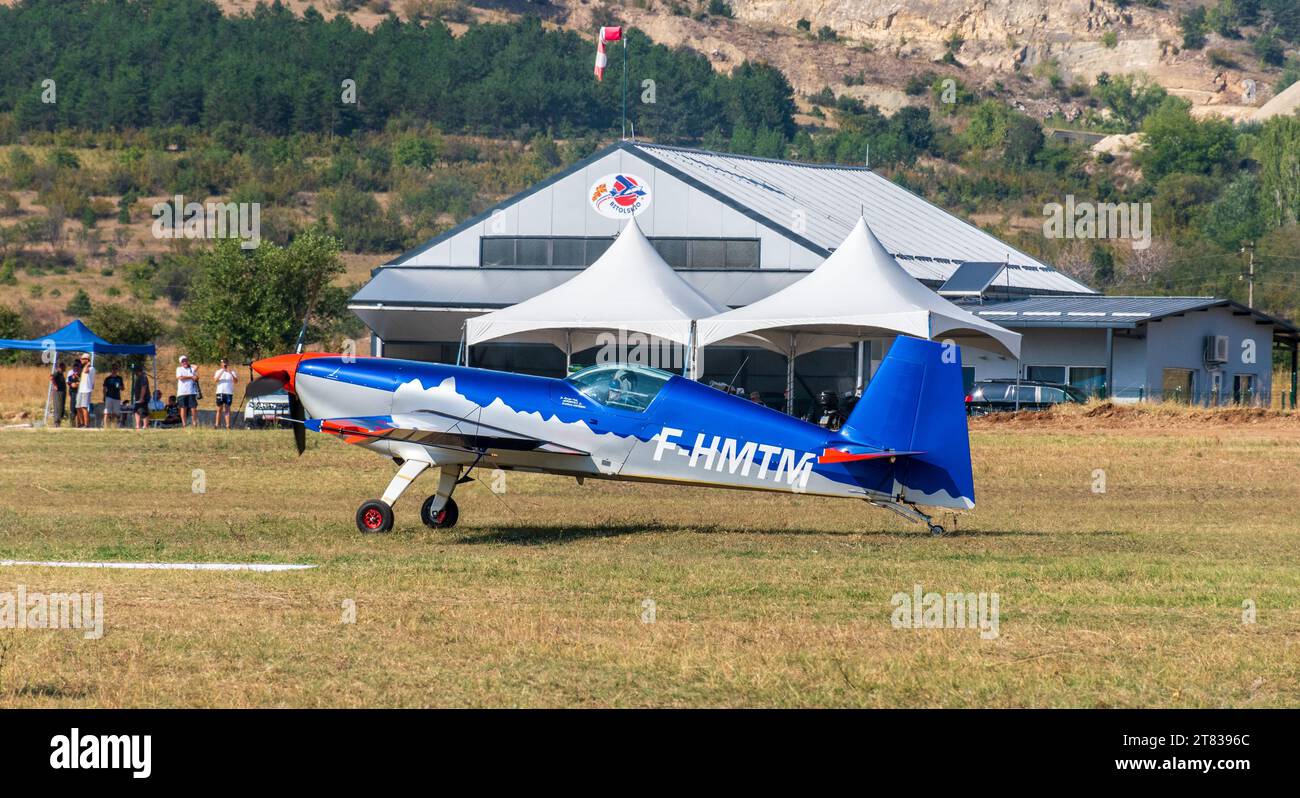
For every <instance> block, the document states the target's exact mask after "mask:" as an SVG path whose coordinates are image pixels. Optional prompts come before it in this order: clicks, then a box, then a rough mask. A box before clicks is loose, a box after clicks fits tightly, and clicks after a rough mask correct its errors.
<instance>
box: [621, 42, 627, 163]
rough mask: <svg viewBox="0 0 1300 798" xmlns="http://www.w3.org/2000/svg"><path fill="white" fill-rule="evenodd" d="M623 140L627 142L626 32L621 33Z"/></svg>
mask: <svg viewBox="0 0 1300 798" xmlns="http://www.w3.org/2000/svg"><path fill="white" fill-rule="evenodd" d="M622 39H623V140H624V141H627V31H624V32H623V36H622Z"/></svg>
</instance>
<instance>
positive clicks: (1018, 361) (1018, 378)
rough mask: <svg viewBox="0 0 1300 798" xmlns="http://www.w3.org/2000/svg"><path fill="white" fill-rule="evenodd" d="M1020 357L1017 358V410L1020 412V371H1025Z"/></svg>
mask: <svg viewBox="0 0 1300 798" xmlns="http://www.w3.org/2000/svg"><path fill="white" fill-rule="evenodd" d="M1023 370H1024V369H1023V367H1022V366H1021V365H1020V358H1016V412H1017V413H1019V412H1020V372H1021V371H1023Z"/></svg>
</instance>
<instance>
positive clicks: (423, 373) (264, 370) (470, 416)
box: [248, 336, 975, 535]
mask: <svg viewBox="0 0 1300 798" xmlns="http://www.w3.org/2000/svg"><path fill="white" fill-rule="evenodd" d="M954 350H957V348H956V347H955V345H953V344H951V343H948V344H939V343H934V342H931V341H925V340H920V339H917V338H908V337H901V336H900V337H899V338H898V339H897V340H896V341H895V342H894V345H893V347H892V348H891V349H890V351H889V354H888V355H887V356H886V357H885V359H884V361H883V362H882V363H881V365H880V368H879V370H878V371H877V373H876V376H875V378H874V379H872V380H871V382H870V384H869V385H868V386H867V389H866V392H865V393H864V395H863V397H862V399H861V400H860V401H859V402H858V403H857V406H856V407H855V408H854V409H853V412H852V414H850V415H849V417H848V419H847V421H846V422H845V424H844V426H843V427H842V428H841V429H840V430H838V431H835V432H832V431H829V430H826V429H824V428H822V427H819V426H817V425H816V424H811V423H809V422H807V421H802V420H800V419H797V418H792V417H791V416H788V415H786V414H784V413H781V412H779V411H776V410H772V409H770V408H767V407H764V406H762V405H759V404H755V403H753V402H750V401H746V400H745V399H743V398H740V397H737V396H732V395H730V394H727V393H724V392H722V391H719V390H716V389H714V388H710V387H708V386H705V385H701V384H700V383H698V382H695V381H693V380H690V379H686V378H684V377H680V376H676V375H673V374H669V373H667V372H663V371H659V370H657V369H651V368H646V367H642V366H633V365H597V366H592V367H590V368H588V369H585V370H583V371H579V372H577V373H575V374H572V375H570V376H569V377H568V378H566V379H550V378H545V377H534V376H528V375H522V374H510V373H505V372H499V371H488V370H485V369H476V368H467V367H461V366H449V365H442V364H437V363H423V362H416V361H408V360H393V359H388V358H355V357H342V356H339V355H328V354H316V353H309V354H295V355H280V356H277V357H272V358H267V359H265V360H259V361H257V362H255V363H253V370H254V371H255V372H256V373H257V374H258V375H260V376H259V378H258V379H257V380H255V381H254V382H253V384H251V385H250V386H249V389H248V393H249V396H258V395H264V394H267V393H272V392H276V391H279V390H280V389H282V388H283V389H284V390H285V391H286V392H287V393H288V394H289V402H290V412H291V415H292V416H293V420H294V422H295V424H294V433H295V436H296V439H297V444H298V452H299V453H300V454H301V453H302V450H303V447H304V446H305V436H306V430H313V431H316V432H324V433H328V434H331V435H336V436H338V437H340V438H342V439H343V440H344V441H346V442H348V443H352V444H357V445H359V446H364V447H366V448H368V449H371V450H373V451H375V452H377V453H379V454H381V455H384V456H386V457H391V458H392V459H393V461H394V462H396V463H397V464H398V466H399V468H398V471H397V475H396V476H395V477H393V480H392V482H391V483H389V485H388V489H387V490H385V491H384V494H383V496H382V497H381V498H379V499H372V500H369V501H366V502H363V503H362V505H361V506H360V507H359V508H358V509H357V516H356V521H357V528H358V529H360V530H361V531H362V532H387V531H389V530H391V529H392V527H393V509H392V508H393V504H394V503H395V502H396V501H397V499H398V497H400V496H401V495H402V493H403V492H404V491H405V490H406V489H407V488H408V487H409V486H410V485H411V483H412V482H413V481H415V479H416V477H418V476H420V475H421V474H423V473H424V472H425V471H427V470H429V469H431V468H435V469H437V471H438V485H437V488H436V491H435V492H434V494H433V495H432V496H430V497H429V498H428V499H427V500H426V501H425V502H424V505H423V506H422V507H421V508H420V519H421V520H422V521H424V523H425V524H427V525H429V526H431V527H435V528H447V527H451V526H453V525H455V523H456V519H457V516H458V511H457V508H456V502H455V500H454V499H453V498H452V494H453V493H454V492H455V490H456V486H457V485H459V484H461V483H463V482H466V481H468V480H469V478H470V477H469V475H468V474H469V472H470V471H472V470H473V469H474V468H476V467H483V466H486V467H488V468H493V469H497V468H500V469H504V470H515V471H534V472H542V473H548V474H559V475H562V476H569V477H576V478H577V480H578V482H579V483H581V482H582V481H583V480H584V479H587V478H590V479H617V480H629V481H639V482H662V483H673V484H689V485H708V486H712V487H718V488H738V489H746V490H767V491H789V492H794V493H803V494H808V495H813V496H833V497H840V498H850V499H861V500H865V501H866V502H868V503H870V504H873V505H875V506H877V507H883V508H886V509H889V510H893V511H894V512H897V513H899V514H900V515H903V516H904V517H907V518H909V519H912V520H915V521H918V522H921V523H925V524H927V525H928V526H929V529H930V532H931V533H932V534H935V535H942V534H943V533H944V529H943V527H941V526H939V525H938V524H936V523H934V522H933V519H932V518H931V517H930V516H929V515H926V514H925V513H924V512H922V510H921V509H919V508H920V507H921V506H925V507H938V508H950V509H971V508H973V507H974V506H975V489H974V485H973V483H972V478H971V464H970V444H969V439H968V437H967V431H966V413H965V407H964V395H963V390H962V378H961V357H960V352H959V351H956V353H955V356H954ZM945 352H946V354H945Z"/></svg>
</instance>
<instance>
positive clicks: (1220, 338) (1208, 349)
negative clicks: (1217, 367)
mask: <svg viewBox="0 0 1300 798" xmlns="http://www.w3.org/2000/svg"><path fill="white" fill-rule="evenodd" d="M1205 362H1206V363H1227V362H1228V336H1226V335H1207V336H1205Z"/></svg>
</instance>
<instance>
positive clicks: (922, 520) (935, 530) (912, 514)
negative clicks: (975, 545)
mask: <svg viewBox="0 0 1300 798" xmlns="http://www.w3.org/2000/svg"><path fill="white" fill-rule="evenodd" d="M867 503H868V504H872V505H875V506H876V507H880V508H881V509H884V510H889V511H890V512H893V513H898V514H899V515H901V516H903V517H904V518H906V519H907V520H909V521H915V522H917V523H918V524H925V525H926V526H927V527H929V528H930V534H931V535H933V536H935V537H940V536H942V535H943V534H944V532H945V530H944V528H943V527H942V526H940V525H939V524H936V523H935V522H934V518H932V517H931V516H928V515H926V514H925V513H923V512H921V511H920V510H918V509H916V505H914V504H907V503H905V502H878V501H873V500H871V499H868V500H867Z"/></svg>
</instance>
